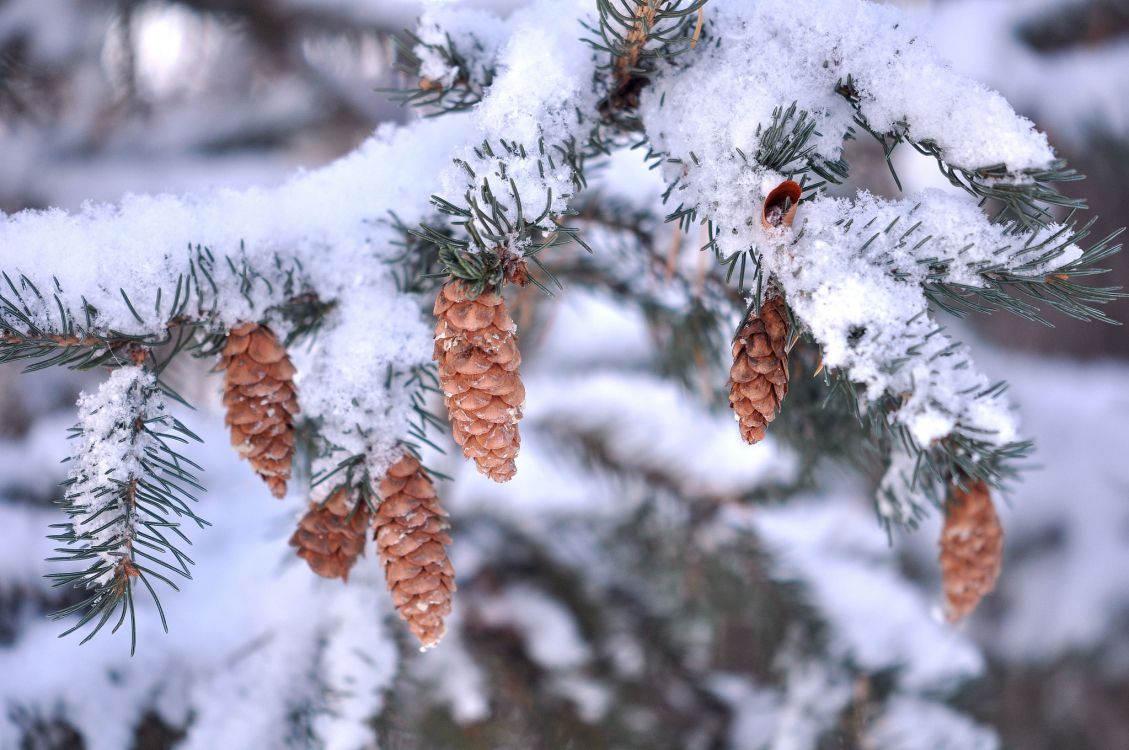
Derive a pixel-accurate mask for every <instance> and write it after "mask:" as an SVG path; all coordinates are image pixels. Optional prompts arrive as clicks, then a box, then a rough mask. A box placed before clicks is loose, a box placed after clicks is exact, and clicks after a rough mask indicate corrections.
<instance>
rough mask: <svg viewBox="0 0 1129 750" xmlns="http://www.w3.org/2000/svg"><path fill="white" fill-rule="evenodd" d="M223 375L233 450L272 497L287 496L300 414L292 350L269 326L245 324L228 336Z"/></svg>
mask: <svg viewBox="0 0 1129 750" xmlns="http://www.w3.org/2000/svg"><path fill="white" fill-rule="evenodd" d="M219 369H221V370H224V371H225V374H224V381H223V403H224V406H225V407H226V408H227V416H226V417H225V419H224V422H225V423H226V424H227V426H228V427H230V428H231V445H232V446H233V447H234V448H235V450H236V451H238V452H239V455H240V456H242V457H243V458H246V459H247V460H248V461H250V462H251V466H252V467H254V469H255V471H256V472H257V473H258V474H259V476H261V477H262V478H263V479H264V480H265V481H266V483H267V485H268V486H269V487H270V491H271V494H272V495H274V496H275V497H282V496H284V495H285V494H286V482H287V480H288V479H290V461H291V459H292V458H293V456H294V415H296V414H297V413H298V396H297V392H296V390H295V388H294V382H293V378H294V366H293V365H292V364H290V357H288V356H287V354H286V348H285V347H284V346H283V345H282V344H281V343H280V342H279V340H278V339H277V338H276V337H275V335H274V334H273V333H271V330H270V329H269V328H267V327H266V326H261V325H259V324H258V323H243V324H242V325H239V326H236V327H235V328H233V329H231V331H230V332H229V333H228V335H227V345H226V346H224V348H223V353H222V355H221V360H220V365H219Z"/></svg>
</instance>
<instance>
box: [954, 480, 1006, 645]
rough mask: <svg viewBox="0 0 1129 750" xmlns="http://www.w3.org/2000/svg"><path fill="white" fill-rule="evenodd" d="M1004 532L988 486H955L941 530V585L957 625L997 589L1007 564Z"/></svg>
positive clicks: (980, 483) (973, 483)
mask: <svg viewBox="0 0 1129 750" xmlns="http://www.w3.org/2000/svg"><path fill="white" fill-rule="evenodd" d="M1003 552H1004V532H1003V529H1002V528H1000V519H999V518H998V517H997V516H996V509H995V507H994V506H993V505H992V496H991V494H989V492H988V485H987V483H986V482H983V481H977V482H972V483H970V484H969V487H968V490H967V491H965V490H963V489H961V488H960V487H958V486H957V485H955V484H954V485H953V486H952V488H951V489H950V494H949V502H948V504H947V508H946V515H945V526H944V528H943V529H942V530H941V583H942V587H943V588H944V591H945V617H946V618H947V619H948V621H949V622H956V621H957V620H960V619H961V618H963V617H964V616H965V615H967V614H969V613H970V612H972V610H974V609H976V605H977V604H979V603H980V600H981V599H982V598H984V596H985V595H986V594H988V593H989V592H990V591H991V590H992V589H993V588H995V585H996V578H998V577H999V575H1000V564H1001V562H1002V560H1003Z"/></svg>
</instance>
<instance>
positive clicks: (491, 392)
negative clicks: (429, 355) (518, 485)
mask: <svg viewBox="0 0 1129 750" xmlns="http://www.w3.org/2000/svg"><path fill="white" fill-rule="evenodd" d="M435 316H436V317H437V318H438V323H437V324H436V326H435V355H434V358H435V361H436V362H438V363H439V382H440V385H442V387H443V394H444V402H445V403H446V405H447V411H448V413H449V414H450V415H451V430H452V433H453V434H454V438H455V442H456V443H458V444H459V445H460V446H462V449H463V455H464V456H466V457H467V458H473V459H474V461H475V463H476V464H478V470H479V471H480V472H482V473H483V474H485V475H486V476H488V477H490V478H491V479H493V480H494V481H495V482H505V481H508V480H510V479H512V478H513V476H514V474H515V473H516V471H517V467H516V466H515V465H514V458H515V457H516V456H517V452H518V447H519V446H520V445H521V435H520V434H519V433H518V427H517V423H518V420H519V419H521V406H522V404H523V403H524V402H525V387H524V386H523V385H522V383H521V375H520V374H519V373H518V365H520V364H521V353H520V352H519V351H518V348H517V336H516V335H515V332H516V331H517V326H515V325H514V322H513V319H511V318H510V314H509V312H507V311H506V303H505V300H503V299H502V297H501V296H500V295H497V294H495V293H493V292H488V293H484V294H480V295H479V296H478V297H476V298H475V299H473V300H472V299H470V298H469V297H468V295H467V288H466V286H465V285H464V284H463V283H462V282H461V281H452V282H449V283H448V284H446V285H445V286H444V287H443V289H442V291H440V292H439V296H438V297H437V298H436V300H435Z"/></svg>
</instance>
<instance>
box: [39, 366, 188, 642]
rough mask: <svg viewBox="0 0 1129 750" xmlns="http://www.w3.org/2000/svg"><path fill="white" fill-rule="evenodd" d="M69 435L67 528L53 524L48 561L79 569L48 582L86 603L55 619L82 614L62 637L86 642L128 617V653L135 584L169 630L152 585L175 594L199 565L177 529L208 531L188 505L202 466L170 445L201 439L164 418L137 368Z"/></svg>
mask: <svg viewBox="0 0 1129 750" xmlns="http://www.w3.org/2000/svg"><path fill="white" fill-rule="evenodd" d="M72 432H73V434H72V437H73V438H74V439H75V440H76V441H77V444H76V448H75V452H74V454H73V456H72V458H71V462H72V463H71V469H70V476H69V478H68V479H67V481H66V482H64V483H63V487H64V488H65V494H64V496H63V499H62V501H61V503H60V504H61V506H62V508H63V511H64V512H65V513H66V514H67V516H68V517H69V518H70V520H69V521H68V522H67V523H65V524H56V527H57V528H60V529H61V531H60V532H59V533H58V534H55V535H53V536H51V539H54V540H56V541H58V542H60V543H61V544H62V546H61V547H58V548H57V550H56V551H57V552H59V553H60V556H58V557H53V558H51V560H52V561H56V562H63V563H72V564H73V563H77V564H79V566H80V567H78V568H76V569H73V570H71V571H68V572H63V573H53V574H50V575H49V576H48V577H49V578H50V579H52V580H53V581H54V585H56V586H68V585H69V586H72V587H74V588H77V589H83V590H86V591H89V595H88V596H87V597H86V598H85V599H83V600H82V601H81V602H78V603H77V604H74V605H72V606H69V607H66V608H65V609H62V610H60V611H58V612H56V613H54V614H53V615H52V617H53V618H55V619H62V618H67V617H70V616H71V615H78V620H77V622H75V623H74V624H73V625H71V626H70V627H68V628H67V630H66V631H65V632H64V633H63V634H64V635H67V634H69V633H72V632H75V631H77V630H79V629H81V628H83V627H86V626H88V625H89V626H90V630H89V632H88V633H87V635H86V636H85V638H84V639H83V643H85V642H86V641H88V640H90V639H91V638H93V637H94V636H95V635H96V634H97V633H98V632H99V631H100V630H101V629H102V628H103V627H104V626H105V625H106V624H107V623H109V622H110V620H111V618H113V617H114V616H115V614H116V615H117V619H116V621H115V623H114V624H113V627H112V631H113V632H116V631H117V630H118V629H119V628H121V627H122V625H123V624H124V623H125V619H126V617H127V616H128V618H129V626H130V633H131V646H130V651H131V653H132V652H133V651H135V650H136V647H137V621H136V611H135V601H134V594H135V589H136V588H137V585H138V583H140V584H141V585H143V586H144V587H145V589H146V591H147V592H148V593H149V595H150V596H151V597H152V599H153V602H154V604H155V605H156V607H157V612H158V615H159V616H160V618H161V624H162V626H163V627H164V628H165V630H166V631H167V630H168V624H167V622H166V621H165V614H164V610H163V609H162V608H161V604H160V600H159V599H158V596H157V591H156V588H155V587H154V583H157V582H159V583H163V584H165V585H166V586H169V587H171V588H172V589H174V590H176V589H177V585H176V583H174V581H173V579H172V578H170V576H179V577H182V578H191V577H192V576H191V573H190V572H189V566H190V565H192V564H193V561H192V559H191V558H190V557H188V556H187V555H186V554H185V553H184V552H183V551H182V549H181V545H182V544H190V543H191V542H190V541H189V539H188V537H187V536H186V535H185V533H184V532H183V531H182V530H181V526H182V524H183V523H184V522H185V521H191V522H193V523H195V524H196V525H197V526H199V527H201V528H203V527H204V526H206V525H208V524H207V522H206V521H204V520H203V519H202V518H200V517H199V516H197V515H196V514H195V513H194V512H193V511H192V509H191V507H190V506H189V502H195V501H196V496H195V494H194V493H195V492H196V491H198V490H202V489H203V487H202V486H201V485H200V484H199V482H198V481H197V479H196V475H195V471H197V470H199V469H200V467H199V466H197V465H196V464H195V463H193V462H192V461H190V460H189V459H187V458H186V457H184V456H183V455H181V454H180V453H178V452H177V450H176V449H175V448H174V447H173V445H174V444H175V443H187V442H190V441H199V438H197V437H196V436H195V435H194V434H192V432H191V431H190V430H188V428H187V427H185V426H184V425H183V424H181V423H180V421H179V420H177V419H175V418H174V417H172V416H171V415H169V414H168V413H167V411H166V407H165V401H164V395H163V393H162V390H161V387H160V385H159V384H158V382H157V378H156V377H155V376H154V375H153V374H152V373H151V372H149V371H147V370H145V369H144V368H143V367H140V366H136V365H133V366H128V367H123V368H121V369H118V370H115V371H114V372H113V373H111V375H110V378H109V380H107V381H106V382H105V383H103V384H102V385H101V386H100V387H99V389H98V391H97V393H94V394H88V395H84V396H83V397H82V398H81V399H80V400H79V422H78V425H77V426H76V427H75V428H74V429H73V431H72Z"/></svg>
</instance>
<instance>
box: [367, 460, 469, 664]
mask: <svg viewBox="0 0 1129 750" xmlns="http://www.w3.org/2000/svg"><path fill="white" fill-rule="evenodd" d="M380 496H381V498H382V500H381V503H380V506H379V507H378V508H377V511H376V516H375V518H374V519H373V528H374V529H375V532H376V547H377V550H378V551H379V552H380V559H381V560H382V561H383V563H384V575H385V578H386V580H387V582H388V590H389V591H390V592H391V594H392V602H393V604H395V605H396V610H397V611H398V612H399V613H400V617H402V618H404V620H405V621H407V623H408V628H409V629H410V630H411V631H412V634H413V635H415V637H416V638H417V639H419V642H420V643H421V644H422V645H423V647H424V648H428V647H431V646H434V645H435V644H436V643H438V642H439V639H440V638H442V637H443V633H444V632H445V631H446V626H445V625H444V624H443V618H444V617H446V616H447V615H448V614H450V613H451V594H453V593H454V591H455V571H454V569H453V568H452V567H451V561H450V559H448V557H447V549H446V545H448V544H450V543H451V537H450V536H449V535H448V534H447V528H448V527H447V520H446V516H447V514H446V513H445V512H444V511H443V508H441V507H440V506H439V498H438V497H437V496H436V494H435V487H434V486H433V485H432V484H431V478H430V477H429V476H428V475H427V472H426V471H424V469H423V467H422V466H420V463H419V461H417V460H416V459H415V458H413V457H412V456H410V455H405V456H404V457H403V458H401V459H400V460H399V461H398V462H396V463H395V464H394V465H393V466H392V468H390V469H389V470H388V474H387V475H386V476H385V477H384V479H383V480H382V481H381V482H380Z"/></svg>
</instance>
